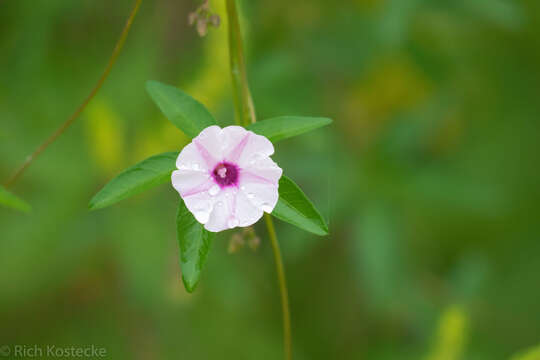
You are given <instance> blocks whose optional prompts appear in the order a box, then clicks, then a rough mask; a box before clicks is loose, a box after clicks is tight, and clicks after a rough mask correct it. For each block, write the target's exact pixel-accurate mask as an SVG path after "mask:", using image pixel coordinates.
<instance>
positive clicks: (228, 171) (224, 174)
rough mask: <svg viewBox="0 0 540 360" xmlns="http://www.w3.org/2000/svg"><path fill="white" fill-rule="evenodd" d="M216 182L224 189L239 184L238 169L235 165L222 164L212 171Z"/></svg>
mask: <svg viewBox="0 0 540 360" xmlns="http://www.w3.org/2000/svg"><path fill="white" fill-rule="evenodd" d="M212 176H213V177H214V181H215V182H216V183H217V184H218V185H219V186H220V187H222V188H224V187H227V186H236V185H237V184H238V167H237V166H236V165H235V164H231V163H228V162H221V163H219V164H217V165H216V167H215V168H214V170H213V171H212Z"/></svg>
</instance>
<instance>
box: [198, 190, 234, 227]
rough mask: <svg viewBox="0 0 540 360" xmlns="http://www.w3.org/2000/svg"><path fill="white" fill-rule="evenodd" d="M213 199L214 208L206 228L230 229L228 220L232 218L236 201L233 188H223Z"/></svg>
mask: <svg viewBox="0 0 540 360" xmlns="http://www.w3.org/2000/svg"><path fill="white" fill-rule="evenodd" d="M212 201H213V208H212V211H211V213H210V214H209V218H208V221H207V222H206V223H205V224H204V228H205V229H206V230H208V231H212V232H218V231H223V230H227V229H229V228H230V227H229V224H228V222H229V220H230V219H231V214H232V213H233V210H234V206H235V204H234V202H235V201H236V199H235V196H234V195H233V189H230V188H229V189H225V190H222V191H221V192H220V193H219V194H218V195H216V196H214V197H212ZM233 227H234V226H233Z"/></svg>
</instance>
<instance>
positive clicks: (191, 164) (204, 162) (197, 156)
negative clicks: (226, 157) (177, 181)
mask: <svg viewBox="0 0 540 360" xmlns="http://www.w3.org/2000/svg"><path fill="white" fill-rule="evenodd" d="M213 166H215V160H214V159H211V158H205V157H204V156H203V154H201V152H200V151H199V150H198V149H197V146H195V144H193V143H189V144H187V145H186V146H185V147H184V148H183V149H182V151H181V152H180V155H178V158H177V159H176V167H177V168H178V169H179V170H195V171H201V172H206V173H208V172H209V171H211V169H213Z"/></svg>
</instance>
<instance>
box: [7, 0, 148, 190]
mask: <svg viewBox="0 0 540 360" xmlns="http://www.w3.org/2000/svg"><path fill="white" fill-rule="evenodd" d="M141 2H142V0H136V1H135V5H134V6H133V10H131V13H130V14H129V17H128V19H127V21H126V24H125V25H124V29H123V30H122V33H121V34H120V38H119V39H118V41H117V42H116V45H115V47H114V50H113V52H112V55H111V57H110V58H109V62H108V63H107V66H106V67H105V70H104V71H103V74H101V77H100V78H99V79H98V82H97V83H96V85H95V86H94V88H93V89H92V91H90V94H88V96H87V97H86V98H85V99H84V101H83V102H82V103H81V104H80V105H79V107H78V108H77V109H76V110H75V112H74V113H73V114H71V116H70V117H69V118H68V119H67V120H66V121H65V122H64V123H63V124H62V125H60V127H59V128H58V129H56V131H55V132H54V133H52V134H51V135H50V136H49V137H48V138H47V139H45V141H44V142H43V143H42V144H41V145H40V146H39V147H38V148H37V149H36V150H35V151H34V152H33V153H32V154H30V155H28V156H27V157H26V160H25V161H24V162H23V163H22V164H21V165H20V166H19V167H18V168H17V169H16V170H15V171H14V172H13V174H12V175H11V176H10V177H9V178H8V179H7V180H6V182H5V183H4V186H5V187H9V186H10V185H12V184H13V183H14V182H15V181H16V180H17V179H18V178H19V177H20V176H21V175H22V174H23V172H24V171H25V170H26V169H27V168H28V166H30V164H31V163H32V162H33V161H34V160H35V159H36V158H37V157H38V156H39V155H40V154H41V153H42V152H43V151H45V149H47V147H48V146H49V145H50V144H52V143H53V142H54V141H55V140H56V139H57V138H58V137H59V136H60V135H62V134H63V133H64V132H65V131H66V130H67V128H68V127H69V126H70V125H71V124H73V122H74V121H75V119H77V117H78V116H79V115H80V114H81V112H82V111H83V110H84V108H85V107H86V105H88V103H89V102H90V100H92V99H93V98H94V96H95V95H96V93H97V92H98V90H99V89H100V88H101V86H103V83H104V82H105V79H106V78H107V76H108V75H109V73H110V72H111V69H112V67H113V65H114V63H115V62H116V59H117V58H118V55H120V51H121V50H122V47H123V46H124V43H125V41H126V37H127V35H128V32H129V29H130V28H131V24H132V23H133V19H134V18H135V15H137V11H139V7H140V5H141Z"/></svg>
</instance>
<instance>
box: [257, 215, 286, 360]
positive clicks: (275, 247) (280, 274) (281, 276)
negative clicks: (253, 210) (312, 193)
mask: <svg viewBox="0 0 540 360" xmlns="http://www.w3.org/2000/svg"><path fill="white" fill-rule="evenodd" d="M264 220H265V221H266V228H267V229H268V236H269V237H270V243H271V244H272V251H273V252H274V260H275V262H276V270H277V278H278V283H279V290H280V292H281V309H282V312H283V345H284V348H285V359H287V360H291V359H292V352H291V351H292V350H291V314H290V311H289V293H288V291H287V279H286V277H285V267H284V266H283V260H282V259H281V251H280V249H279V243H278V240H277V236H276V230H275V228H274V222H273V221H272V217H271V216H270V215H269V214H264Z"/></svg>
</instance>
